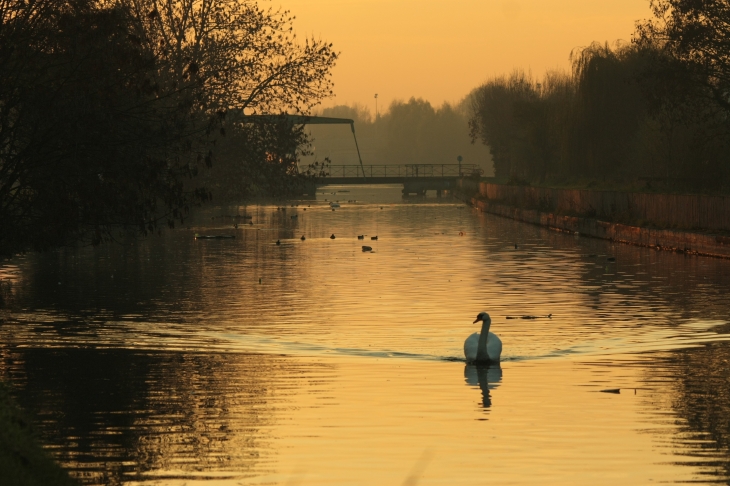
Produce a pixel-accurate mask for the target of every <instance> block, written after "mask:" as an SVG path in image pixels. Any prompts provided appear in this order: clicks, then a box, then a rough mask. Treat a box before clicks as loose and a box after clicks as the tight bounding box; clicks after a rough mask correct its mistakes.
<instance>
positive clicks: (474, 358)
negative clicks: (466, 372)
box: [464, 312, 502, 363]
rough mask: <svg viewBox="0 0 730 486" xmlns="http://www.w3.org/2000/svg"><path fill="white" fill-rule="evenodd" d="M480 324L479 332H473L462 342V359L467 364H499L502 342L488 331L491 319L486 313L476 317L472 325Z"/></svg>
mask: <svg viewBox="0 0 730 486" xmlns="http://www.w3.org/2000/svg"><path fill="white" fill-rule="evenodd" d="M479 321H481V322H482V330H481V332H475V333H474V334H472V335H471V336H469V337H468V338H466V341H464V357H466V362H467V363H499V359H500V357H501V355H502V340H501V339H499V336H497V335H496V334H494V333H493V332H490V331H489V327H490V326H491V324H492V319H491V318H490V317H489V314H487V313H486V312H480V313H479V314H478V315H477V318H476V320H475V321H474V324H476V323H477V322H479Z"/></svg>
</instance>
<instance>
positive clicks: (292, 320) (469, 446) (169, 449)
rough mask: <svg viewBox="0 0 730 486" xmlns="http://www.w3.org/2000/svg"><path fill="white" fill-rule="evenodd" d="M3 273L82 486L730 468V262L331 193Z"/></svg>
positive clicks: (638, 480)
mask: <svg viewBox="0 0 730 486" xmlns="http://www.w3.org/2000/svg"><path fill="white" fill-rule="evenodd" d="M331 201H338V202H339V205H340V207H339V208H336V209H335V210H334V211H333V210H332V208H330V205H329V202H331ZM196 233H197V234H200V235H235V238H234V239H195V237H194V236H195V234H196ZM332 235H334V236H335V238H334V239H333V238H331V236H332ZM358 235H363V236H364V239H362V240H360V239H358V238H357V236H358ZM302 236H304V239H302V238H301V237H302ZM374 236H377V240H374V239H371V238H372V237H374ZM277 240H279V242H280V244H279V245H277V244H276V241H277ZM363 245H368V246H371V247H372V249H373V251H371V252H364V251H363V250H362V246H363ZM0 289H1V291H2V299H3V309H2V325H1V326H0V379H2V380H3V381H5V382H8V383H10V384H11V385H12V386H13V390H14V395H15V397H16V399H17V401H18V403H19V404H20V405H21V406H22V407H23V408H24V409H25V410H26V411H27V412H28V413H29V415H30V416H31V417H33V419H34V421H35V425H36V428H37V429H38V430H39V432H40V434H41V436H42V437H43V440H44V441H45V444H46V446H47V448H48V450H49V451H50V452H51V453H52V454H53V456H54V457H55V458H56V459H57V460H58V461H59V462H60V463H61V464H63V465H64V467H66V468H67V469H69V470H70V471H71V473H72V475H73V476H74V477H77V478H78V479H79V480H80V482H81V483H82V484H88V485H97V484H99V485H101V484H125V485H153V484H154V485H158V484H159V485H184V484H186V485H193V484H200V485H214V484H215V485H237V484H247V485H256V484H261V485H263V484H267V485H271V484H281V485H286V484H306V485H341V484H363V485H369V484H408V485H415V484H418V485H434V484H449V485H458V484H463V485H476V484H485V483H487V482H491V483H493V484H535V483H540V484H575V485H584V484H607V485H608V484H611V485H614V484H651V483H661V482H664V483H683V482H695V483H699V484H710V483H715V484H716V483H724V484H730V322H729V320H728V311H729V310H730V299H728V297H727V295H728V291H729V290H730V261H726V260H719V259H712V258H704V257H694V256H685V255H680V254H674V253H669V252H658V251H654V250H650V249H646V248H638V247H632V246H624V245H615V244H612V243H610V242H607V241H603V240H594V239H587V238H580V237H574V236H572V235H566V234H561V233H557V232H552V231H550V230H547V229H545V228H541V227H537V226H530V225H526V224H524V223H519V222H516V221H513V220H509V219H502V218H499V217H496V216H493V215H488V214H481V213H478V212H476V211H475V210H473V209H472V208H469V207H467V206H465V205H464V204H463V203H461V202H460V201H457V200H454V199H448V198H441V199H437V198H435V197H434V198H428V197H427V198H422V199H414V200H402V199H401V191H400V187H398V186H394V187H391V186H361V187H344V186H339V187H338V186H328V187H325V188H322V189H320V191H319V192H318V194H317V199H316V200H309V201H289V202H287V203H286V204H284V203H279V205H278V206H277V204H260V205H248V206H243V205H241V206H224V207H216V208H210V209H206V210H200V211H198V212H197V213H196V214H195V215H194V216H193V217H192V218H191V219H190V221H189V222H188V223H187V224H186V225H184V227H182V228H178V229H176V230H174V231H165V232H163V233H162V234H160V235H157V236H153V237H149V238H147V239H142V240H131V239H130V240H127V239H124V238H120V239H119V241H118V242H116V243H113V244H108V245H104V246H101V247H96V248H93V247H81V248H72V249H64V250H60V251H56V252H50V253H44V254H28V255H25V256H22V257H19V258H16V259H14V260H12V261H10V262H6V263H5V264H4V265H3V266H2V267H0ZM482 310H484V311H487V312H489V313H490V315H491V316H492V331H493V332H494V333H496V334H498V335H499V336H500V337H501V339H502V342H503V343H504V350H503V354H502V362H501V364H500V366H492V367H475V366H470V365H466V364H465V362H464V361H463V351H462V345H463V341H464V339H465V338H466V337H467V336H468V335H469V334H471V333H472V332H475V331H478V326H477V325H476V324H472V321H474V318H475V317H476V315H477V313H479V312H480V311H482ZM548 315H551V317H550V318H548V317H547V316H548ZM522 316H535V317H537V318H535V319H522V318H520V317H522ZM508 317H517V318H513V319H510V318H508Z"/></svg>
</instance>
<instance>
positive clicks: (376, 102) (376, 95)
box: [375, 93, 378, 121]
mask: <svg viewBox="0 0 730 486" xmlns="http://www.w3.org/2000/svg"><path fill="white" fill-rule="evenodd" d="M377 120H378V93H375V121H377Z"/></svg>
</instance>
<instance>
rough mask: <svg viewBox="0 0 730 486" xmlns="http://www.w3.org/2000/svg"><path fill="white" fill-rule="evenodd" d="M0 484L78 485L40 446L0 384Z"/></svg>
mask: <svg viewBox="0 0 730 486" xmlns="http://www.w3.org/2000/svg"><path fill="white" fill-rule="evenodd" d="M0 483H2V484H3V485H8V486H11V485H12V486H36V485H37V486H67V485H68V486H71V485H77V484H78V483H76V482H75V481H73V480H72V479H71V478H70V477H69V476H68V474H67V473H66V471H64V470H63V469H61V467H60V466H59V465H58V464H56V463H55V462H54V461H53V459H52V458H51V457H50V456H49V455H48V453H46V451H44V450H43V448H42V447H41V446H40V444H39V438H38V436H37V435H36V434H35V433H34V432H33V429H32V427H31V426H30V423H29V422H28V419H27V418H26V417H25V416H24V414H23V413H22V412H21V411H20V409H19V408H18V406H17V405H16V404H15V403H14V401H13V400H12V398H11V397H10V393H9V390H8V387H7V385H4V384H3V383H0Z"/></svg>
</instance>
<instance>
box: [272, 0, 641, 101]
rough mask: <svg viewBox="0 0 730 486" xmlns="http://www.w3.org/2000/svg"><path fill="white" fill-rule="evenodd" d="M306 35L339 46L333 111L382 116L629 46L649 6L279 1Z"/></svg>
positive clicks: (556, 0) (482, 0) (562, 1)
mask: <svg viewBox="0 0 730 486" xmlns="http://www.w3.org/2000/svg"><path fill="white" fill-rule="evenodd" d="M272 5H273V6H277V5H280V6H281V7H282V8H284V9H288V10H290V11H291V12H292V13H293V14H294V15H296V17H297V20H296V21H295V29H296V31H297V33H298V35H299V36H305V35H310V36H311V35H314V36H315V37H318V38H321V39H324V40H327V41H330V42H332V43H334V45H335V48H336V49H337V50H338V51H340V52H341V57H340V60H339V62H338V64H337V67H336V68H335V70H334V82H335V94H336V95H337V96H336V98H334V99H333V100H329V101H326V102H325V103H324V105H325V106H329V105H333V104H351V103H355V102H356V103H362V104H365V105H366V106H368V107H369V108H370V110H371V111H374V109H375V108H374V106H375V102H374V99H373V95H374V94H375V93H378V95H379V96H378V107H379V109H381V108H383V107H386V106H387V105H388V104H389V103H390V102H391V101H392V100H394V99H408V98H410V97H411V96H417V97H422V98H425V99H427V100H429V101H431V103H432V104H435V105H439V104H441V103H443V102H444V101H452V102H453V101H458V100H460V99H461V98H462V97H463V96H464V95H466V94H467V93H468V92H469V91H470V90H471V89H473V88H475V87H476V86H478V85H479V84H481V83H482V82H484V81H485V80H486V79H487V78H488V77H490V76H493V75H495V74H503V73H506V72H509V71H511V70H512V69H513V68H516V67H519V68H524V69H529V70H531V71H532V73H533V74H537V75H542V73H544V72H545V70H547V69H554V68H563V69H567V68H568V67H569V64H568V56H569V55H570V51H571V50H572V49H574V48H576V47H580V46H586V45H588V44H590V43H591V42H592V41H596V40H597V41H601V42H603V41H610V42H614V41H615V40H617V39H622V40H626V41H629V40H630V39H631V33H632V32H633V30H634V22H635V21H636V20H638V19H645V18H648V17H650V14H651V13H650V11H649V0H610V1H605V0H604V1H599V0H450V1H447V0H273V1H272Z"/></svg>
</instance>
